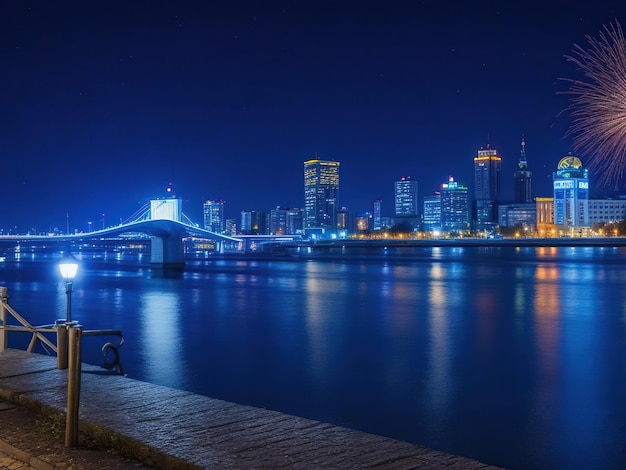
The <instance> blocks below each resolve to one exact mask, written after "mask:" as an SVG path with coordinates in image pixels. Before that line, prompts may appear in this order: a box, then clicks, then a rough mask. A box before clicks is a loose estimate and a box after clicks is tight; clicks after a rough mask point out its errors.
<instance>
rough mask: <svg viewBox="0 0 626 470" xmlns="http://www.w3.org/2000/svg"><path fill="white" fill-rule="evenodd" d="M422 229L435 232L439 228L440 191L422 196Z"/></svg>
mask: <svg viewBox="0 0 626 470" xmlns="http://www.w3.org/2000/svg"><path fill="white" fill-rule="evenodd" d="M423 224H424V231H425V232H436V231H440V230H441V192H440V191H435V194H429V195H426V196H424V219H423Z"/></svg>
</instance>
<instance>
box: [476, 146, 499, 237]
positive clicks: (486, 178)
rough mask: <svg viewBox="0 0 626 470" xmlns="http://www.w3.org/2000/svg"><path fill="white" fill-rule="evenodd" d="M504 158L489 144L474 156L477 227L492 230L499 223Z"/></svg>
mask: <svg viewBox="0 0 626 470" xmlns="http://www.w3.org/2000/svg"><path fill="white" fill-rule="evenodd" d="M501 167H502V158H501V157H500V156H498V152H496V149H492V148H491V146H490V145H489V144H488V145H487V149H481V150H479V151H478V156H476V157H474V201H475V207H476V212H475V214H476V228H477V229H478V230H491V229H493V228H494V227H495V225H497V223H498V202H499V200H500V169H501Z"/></svg>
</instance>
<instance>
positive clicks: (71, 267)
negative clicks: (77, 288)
mask: <svg viewBox="0 0 626 470" xmlns="http://www.w3.org/2000/svg"><path fill="white" fill-rule="evenodd" d="M59 271H61V276H62V277H63V280H64V281H65V293H66V294H67V314H66V315H65V321H66V322H68V323H69V322H71V321H72V284H73V283H74V278H75V277H76V272H77V271H78V263H77V262H76V261H74V260H73V259H66V260H63V261H61V262H60V263H59Z"/></svg>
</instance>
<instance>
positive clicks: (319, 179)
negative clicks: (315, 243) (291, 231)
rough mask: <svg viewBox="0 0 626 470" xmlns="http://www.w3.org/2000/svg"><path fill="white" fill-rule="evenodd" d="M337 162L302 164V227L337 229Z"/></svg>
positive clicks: (325, 161) (321, 161)
mask: <svg viewBox="0 0 626 470" xmlns="http://www.w3.org/2000/svg"><path fill="white" fill-rule="evenodd" d="M338 196H339V162H334V161H327V160H317V159H314V160H308V161H306V162H304V227H305V228H324V229H329V230H336V229H337V209H338V206H337V204H338V202H337V201H338Z"/></svg>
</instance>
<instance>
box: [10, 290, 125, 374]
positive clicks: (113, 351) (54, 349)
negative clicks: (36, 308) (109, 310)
mask: <svg viewBox="0 0 626 470" xmlns="http://www.w3.org/2000/svg"><path fill="white" fill-rule="evenodd" d="M8 298H9V296H8V289H7V288H6V287H1V286H0V352H1V351H4V350H5V349H7V348H8V334H9V332H19V333H30V334H31V335H32V336H31V339H30V343H29V344H28V347H27V349H26V350H27V351H28V352H31V353H32V352H34V351H35V348H36V347H37V345H38V344H41V346H42V347H43V349H44V350H45V351H46V352H48V354H52V353H55V354H56V355H57V368H58V369H67V361H68V359H67V354H68V351H67V349H68V330H69V328H71V327H72V326H76V325H78V323H77V322H67V321H65V320H57V321H56V322H55V323H54V324H50V325H39V326H34V325H32V324H31V323H30V322H29V321H28V320H26V318H24V317H23V316H22V315H20V314H19V313H18V312H16V311H15V309H14V308H12V307H11V306H10V305H9V303H8ZM7 314H10V315H11V316H12V317H13V318H14V319H15V320H17V322H18V323H19V324H18V325H10V324H9V323H8V322H7V319H8V315H7ZM81 328H82V327H81ZM46 333H48V334H54V335H56V337H57V340H56V344H55V343H54V342H53V341H52V340H51V339H50V338H48V337H46V336H45V334H46ZM82 336H119V337H120V342H119V344H117V345H115V344H113V343H111V342H107V343H105V344H104V346H102V355H103V356H104V363H103V365H102V367H103V368H105V369H108V370H113V369H116V370H117V372H118V373H119V374H120V375H124V368H123V366H122V363H121V361H120V354H119V351H118V348H119V347H120V346H122V344H124V336H123V335H122V331H121V330H84V331H83V332H82Z"/></svg>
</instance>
